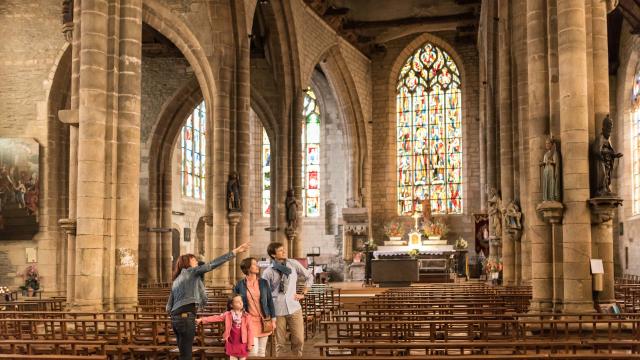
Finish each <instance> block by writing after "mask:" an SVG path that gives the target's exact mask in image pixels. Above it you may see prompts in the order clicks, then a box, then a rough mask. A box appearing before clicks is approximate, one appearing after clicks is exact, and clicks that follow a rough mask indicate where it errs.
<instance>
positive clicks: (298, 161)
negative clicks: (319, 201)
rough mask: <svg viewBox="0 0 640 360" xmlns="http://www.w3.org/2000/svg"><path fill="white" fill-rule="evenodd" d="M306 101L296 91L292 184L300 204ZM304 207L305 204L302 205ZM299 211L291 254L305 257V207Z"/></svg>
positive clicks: (290, 248)
mask: <svg viewBox="0 0 640 360" xmlns="http://www.w3.org/2000/svg"><path fill="white" fill-rule="evenodd" d="M303 102H304V94H303V92H302V91H301V90H299V91H296V97H295V100H294V101H293V102H292V104H291V121H292V124H291V128H292V130H293V131H292V136H293V138H292V140H291V158H290V162H291V169H292V173H291V174H290V176H291V184H292V186H293V188H294V190H295V195H296V199H297V200H298V201H299V204H303V201H302V151H303V150H302V143H301V138H302V121H304V120H303V118H302V111H303V109H304V107H303ZM301 207H303V206H301ZM299 210H301V211H299V212H298V219H299V220H298V229H297V230H298V231H297V232H290V233H289V234H287V236H288V239H289V242H290V244H289V245H290V247H289V250H288V251H289V256H290V257H293V258H301V257H303V253H302V239H301V238H300V227H302V226H303V224H304V219H305V209H299Z"/></svg>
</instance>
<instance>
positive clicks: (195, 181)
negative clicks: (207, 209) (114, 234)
mask: <svg viewBox="0 0 640 360" xmlns="http://www.w3.org/2000/svg"><path fill="white" fill-rule="evenodd" d="M206 118H207V116H206V109H205V106H204V102H202V103H200V105H198V106H196V108H195V109H193V111H192V112H191V114H189V117H188V118H187V121H186V123H185V124H184V126H183V127H182V132H181V134H180V152H181V154H182V164H181V167H180V175H181V176H180V182H181V188H182V195H184V196H187V197H191V198H194V199H204V198H205V195H206V194H205V177H206V174H205V168H206V166H205V164H206V163H207V151H206V149H207V141H206V139H205V134H206V132H207V119H206Z"/></svg>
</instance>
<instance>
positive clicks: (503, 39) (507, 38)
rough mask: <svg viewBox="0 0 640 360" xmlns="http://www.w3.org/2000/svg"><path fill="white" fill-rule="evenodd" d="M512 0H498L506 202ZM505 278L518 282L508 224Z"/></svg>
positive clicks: (505, 192) (509, 194) (505, 193)
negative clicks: (510, 15)
mask: <svg viewBox="0 0 640 360" xmlns="http://www.w3.org/2000/svg"><path fill="white" fill-rule="evenodd" d="M509 4H510V2H509V1H508V0H500V1H499V2H498V18H499V19H500V20H499V22H498V34H499V41H498V44H499V54H498V61H499V67H498V68H499V80H498V84H499V88H498V90H499V94H500V98H499V101H500V113H499V115H500V129H499V131H500V189H501V191H502V203H503V206H505V207H506V206H507V205H508V204H509V203H510V202H511V201H513V133H512V131H513V130H512V117H511V112H512V107H511V106H512V104H511V90H512V89H511V85H512V84H511V26H510V19H509V12H510V11H509V10H510V9H509ZM501 236H502V264H503V272H502V280H503V284H504V285H507V286H511V285H514V284H515V265H514V250H515V241H514V237H513V235H512V234H511V233H509V231H508V229H507V226H505V225H504V224H503V226H502V234H501Z"/></svg>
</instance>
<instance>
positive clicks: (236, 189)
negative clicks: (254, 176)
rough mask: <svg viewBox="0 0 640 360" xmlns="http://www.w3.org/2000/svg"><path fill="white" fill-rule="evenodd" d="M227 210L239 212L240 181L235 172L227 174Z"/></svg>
mask: <svg viewBox="0 0 640 360" xmlns="http://www.w3.org/2000/svg"><path fill="white" fill-rule="evenodd" d="M227 210H229V211H240V179H238V173H237V172H235V171H234V172H232V173H231V174H229V181H228V182H227Z"/></svg>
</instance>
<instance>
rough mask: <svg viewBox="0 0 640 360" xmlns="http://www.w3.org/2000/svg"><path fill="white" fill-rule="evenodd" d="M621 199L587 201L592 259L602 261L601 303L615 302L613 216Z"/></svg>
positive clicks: (592, 199)
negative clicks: (589, 213)
mask: <svg viewBox="0 0 640 360" xmlns="http://www.w3.org/2000/svg"><path fill="white" fill-rule="evenodd" d="M621 205H622V199H621V198H619V197H617V196H616V195H615V194H611V195H608V196H597V197H594V198H591V199H589V207H590V208H591V240H592V257H593V258H594V259H602V265H603V267H604V288H603V291H602V292H601V293H600V294H599V295H598V301H599V302H601V303H612V302H614V301H615V294H614V290H613V283H614V279H613V272H614V271H613V227H612V225H613V224H612V223H613V221H612V220H613V216H614V214H615V210H616V208H617V207H618V206H621Z"/></svg>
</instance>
